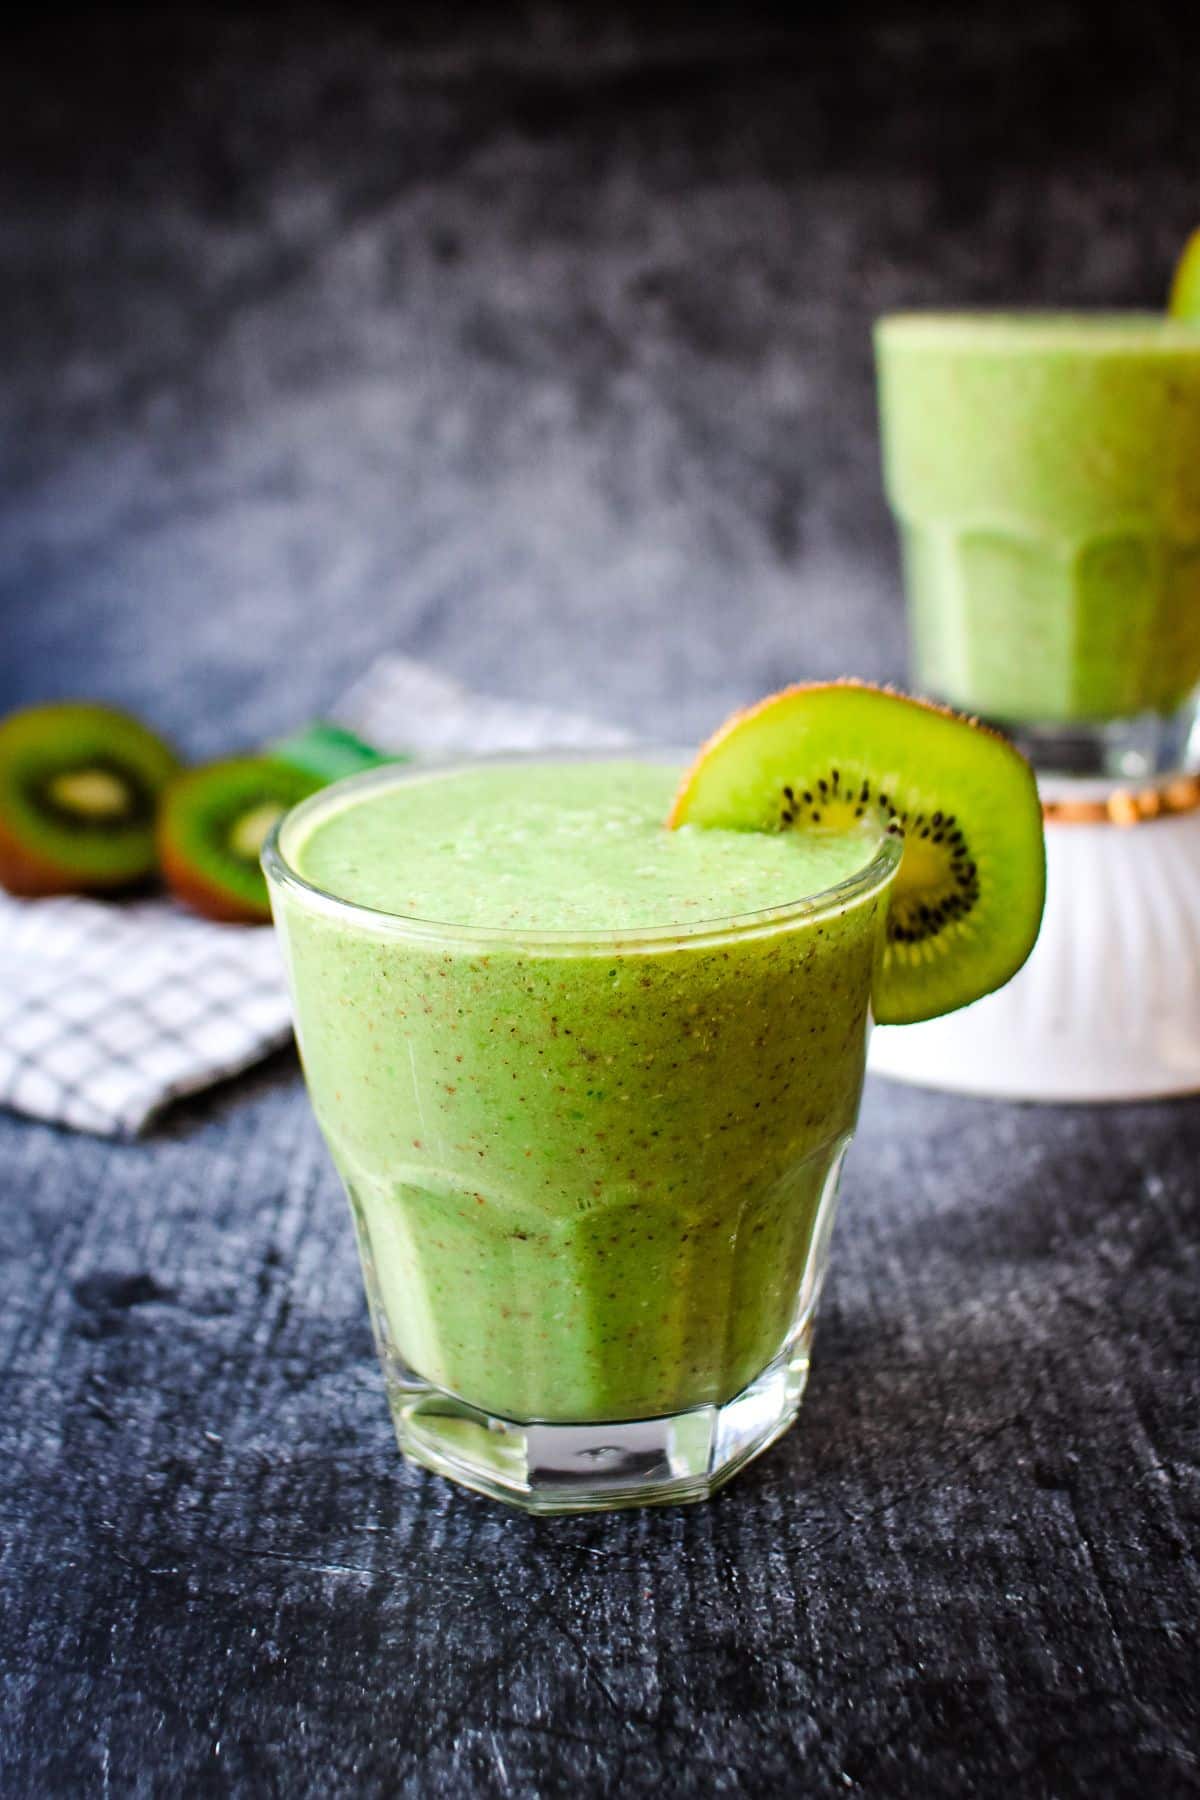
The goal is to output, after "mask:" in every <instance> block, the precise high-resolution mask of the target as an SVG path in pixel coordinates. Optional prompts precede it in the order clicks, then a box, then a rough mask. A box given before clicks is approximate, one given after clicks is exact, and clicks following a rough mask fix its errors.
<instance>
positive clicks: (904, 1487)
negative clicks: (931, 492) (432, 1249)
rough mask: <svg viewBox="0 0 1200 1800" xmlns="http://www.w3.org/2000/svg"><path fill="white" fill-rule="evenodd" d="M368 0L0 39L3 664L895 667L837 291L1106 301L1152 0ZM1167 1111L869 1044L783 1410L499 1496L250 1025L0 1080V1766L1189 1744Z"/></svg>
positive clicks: (112, 1781)
mask: <svg viewBox="0 0 1200 1800" xmlns="http://www.w3.org/2000/svg"><path fill="white" fill-rule="evenodd" d="M420 16H422V17H424V16H427V18H428V24H427V26H419V25H416V24H413V23H411V21H410V22H406V23H393V24H391V25H390V26H388V27H387V28H381V27H377V26H374V25H370V24H354V23H347V22H346V21H347V17H348V15H344V14H343V15H342V19H341V22H340V23H335V22H334V20H333V16H332V15H326V14H322V13H319V12H315V11H304V12H300V13H294V14H292V15H291V17H290V18H289V20H288V22H287V24H286V26H285V25H284V24H282V23H277V22H272V21H271V20H270V19H269V18H262V19H259V18H257V17H256V16H254V15H249V14H243V15H242V17H241V18H240V19H239V20H237V21H236V22H230V21H221V20H218V19H217V18H215V17H213V18H206V17H205V16H204V15H203V14H201V13H199V12H190V11H189V12H186V13H184V14H181V15H178V16H176V17H174V18H167V17H164V18H162V19H160V20H159V21H158V22H156V23H154V24H151V25H134V24H131V23H126V24H124V25H123V26H122V27H121V29H120V30H119V31H118V30H116V29H114V27H113V26H112V24H111V22H110V23H109V24H107V25H105V26H103V27H98V26H96V25H94V24H91V23H89V21H88V20H87V18H86V17H85V16H83V15H80V16H79V17H78V18H76V19H74V20H68V22H67V23H66V24H64V23H63V22H62V21H61V20H59V19H57V18H56V19H55V20H54V22H53V24H52V25H51V26H49V27H45V28H42V29H41V30H39V31H38V33H37V34H36V35H32V36H29V37H27V38H26V39H25V40H24V41H23V42H22V43H20V44H18V45H16V46H15V47H14V48H13V50H12V52H11V54H10V55H8V56H6V59H5V61H4V65H3V68H2V69H0V100H2V105H0V146H2V148H3V152H4V153H3V155H2V156H0V184H2V190H3V191H2V200H3V206H2V210H0V273H2V278H3V285H2V293H3V299H2V302H0V305H2V307H3V318H4V325H5V359H4V367H3V374H2V377H0V401H2V404H3V409H4V426H5V429H4V433H3V437H2V439H0V626H2V638H0V643H2V651H3V653H2V655H0V704H9V703H12V702H13V701H16V700H20V699H31V698H35V697H38V696H39V695H41V694H43V693H51V692H59V691H66V690H69V689H85V688H86V689H88V690H92V691H95V692H98V693H103V694H106V695H110V696H112V697H116V698H125V699H127V700H131V701H136V702H138V703H140V704H142V705H144V706H145V707H146V708H147V709H148V710H149V711H150V712H151V713H152V714H154V715H155V716H156V717H157V718H158V719H159V720H160V721H162V722H164V723H168V722H169V723H171V724H172V725H173V726H174V727H175V729H176V730H177V731H178V733H179V735H180V737H181V738H182V740H183V741H184V742H185V743H186V744H187V746H188V747H189V748H190V749H192V750H194V751H204V750H213V749H217V748H222V747H224V746H225V745H226V744H228V743H230V742H231V741H234V740H236V739H237V738H238V737H245V738H254V737H256V736H258V735H260V734H263V733H266V732H268V731H270V730H273V729H275V728H277V727H279V726H281V725H285V724H290V723H292V722H294V720H295V719H297V718H299V717H303V716H304V715H305V714H306V713H307V712H309V711H311V710H312V709H314V708H317V707H319V706H321V705H323V704H324V703H326V702H327V701H328V699H329V698H330V697H331V696H332V695H333V694H334V693H336V692H337V690H338V688H339V687H340V685H341V684H342V683H343V681H344V680H345V679H346V678H348V677H349V676H351V675H353V674H355V673H357V672H358V670H359V669H360V667H361V666H362V664H363V663H364V662H365V660H366V659H367V658H368V657H369V656H370V655H371V654H372V653H373V652H374V651H376V650H378V649H380V648H383V647H387V646H393V645H394V646H397V647H401V648H404V649H407V650H410V651H415V652H417V653H420V654H425V655H429V656H431V657H434V658H435V659H437V660H439V661H441V662H443V663H444V664H445V665H447V666H450V667H452V668H454V669H456V670H457V671H458V672H460V673H462V674H464V675H467V676H468V677H471V678H473V679H474V680H476V681H478V682H482V683H485V684H487V685H490V686H492V687H494V688H495V689H497V690H498V691H503V692H508V693H513V694H528V695H531V696H537V697H539V698H546V699H554V700H559V701H567V702H571V701H578V700H581V699H586V701H587V702H588V704H589V705H590V706H591V708H592V709H593V710H596V711H601V712H609V713H611V714H612V715H614V716H616V717H619V718H622V719H624V720H626V721H628V722H630V723H632V724H635V725H645V726H647V727H648V728H652V729H654V730H655V732H656V734H658V735H662V734H663V732H662V727H663V726H664V723H665V724H666V726H667V727H668V728H669V729H677V730H680V731H691V730H694V729H699V728H700V727H703V726H704V725H706V724H708V723H710V722H711V719H712V717H713V716H714V715H715V714H716V713H717V712H718V711H719V709H720V707H721V706H723V705H725V704H726V703H727V702H728V701H730V700H733V699H737V698H741V697H744V696H746V695H748V694H751V693H753V692H754V691H755V690H756V689H758V688H761V687H762V686H764V685H765V684H767V683H769V682H771V681H774V680H776V679H778V678H780V677H782V676H787V675H791V674H794V673H805V672H820V671H835V670H841V669H845V668H851V669H855V670H858V671H861V672H864V673H868V674H876V675H880V674H883V675H893V674H897V673H899V672H900V669H901V666H902V656H903V648H902V637H901V628H900V615H899V610H898V602H897V597H896V584H895V573H894V567H893V560H892V548H891V543H890V539H889V537H888V532H887V525H886V520H885V517H884V514H883V510H882V504H881V500H880V497H879V493H878V486H877V475H876V467H875V452H874V445H873V436H872V433H873V420H872V411H871V399H870V380H869V351H868V345H867V338H866V328H867V323H868V320H869V317H870V315H871V313H872V312H874V311H876V310H878V309H879V308H881V307H883V306H885V305H890V304H893V303H901V302H904V303H906V302H910V301H922V300H924V301H936V300H940V299H947V298H954V299H967V300H975V301H986V300H992V301H1000V300H1004V299H1010V298H1016V299H1041V300H1045V301H1064V302H1065V301H1085V302H1086V301H1099V300H1103V299H1109V300H1113V301H1119V302H1142V303H1148V304H1153V303H1155V301H1156V300H1157V298H1158V296H1159V294H1160V292H1161V289H1162V286H1163V284H1164V282H1165V278H1166V273H1167V269H1168V267H1169V262H1170V256H1171V252H1172V249H1173V247H1174V244H1175V241H1176V239H1177V238H1178V237H1179V236H1180V235H1181V233H1182V232H1183V230H1184V229H1185V227H1187V226H1188V225H1190V224H1191V223H1193V220H1192V219H1191V217H1190V210H1191V208H1192V207H1193V206H1194V204H1195V189H1194V186H1193V185H1192V183H1191V181H1190V171H1189V165H1188V158H1189V156H1191V157H1193V158H1194V150H1195V143H1194V135H1195V133H1194V127H1195V118H1196V108H1195V100H1196V95H1195V92H1194V82H1192V81H1191V77H1189V75H1188V73H1187V70H1188V67H1189V65H1188V64H1187V62H1186V59H1185V58H1184V57H1183V55H1182V54H1181V52H1180V47H1179V46H1178V45H1177V44H1176V43H1175V42H1174V41H1173V39H1172V37H1171V33H1170V31H1169V29H1168V28H1167V25H1166V23H1165V21H1166V19H1167V18H1168V17H1169V15H1168V14H1167V13H1166V12H1165V11H1160V10H1158V9H1156V8H1154V7H1141V8H1139V9H1138V11H1137V16H1136V19H1133V20H1131V22H1130V23H1129V24H1128V25H1127V26H1126V27H1124V28H1123V30H1124V35H1113V34H1112V33H1111V32H1109V31H1107V30H1106V28H1103V27H1101V26H1099V25H1096V24H1090V25H1089V26H1088V27H1087V28H1086V29H1085V27H1084V24H1083V23H1082V15H1081V14H1079V15H1077V14H1076V13H1075V12H1074V11H1073V10H1072V9H1070V8H1064V7H1061V6H1050V7H1048V8H1045V9H1041V11H1040V12H1039V14H1038V15H1037V19H1036V22H1035V23H1033V24H1030V25H1029V26H1028V27H1024V28H1022V29H1021V30H1020V31H1018V30H1016V28H1015V27H1014V25H1013V22H1012V20H1011V18H1010V17H1008V16H1007V15H1000V14H999V13H997V15H996V19H997V22H996V23H994V24H991V23H989V22H988V19H987V17H986V16H985V15H984V14H983V13H979V14H977V15H976V16H975V23H974V24H973V26H972V27H971V29H970V31H969V33H968V34H966V35H964V30H963V27H962V26H961V25H958V24H955V23H952V22H951V21H952V15H951V14H950V13H948V12H942V11H940V10H938V11H935V10H934V9H932V8H930V9H928V10H922V9H913V8H905V9H903V10H901V9H899V8H896V9H893V10H892V11H890V12H888V11H885V10H883V9H874V10H872V11H867V10H864V9H857V10H851V11H850V12H847V13H844V14H842V15H841V16H840V21H839V22H837V23H832V24H830V25H828V26H826V27H825V28H824V29H823V30H822V31H821V32H820V33H814V32H813V31H811V30H805V31H803V32H801V31H796V32H793V33H790V34H789V33H785V32H782V31H781V30H780V29H779V27H778V25H776V24H775V23H773V22H772V18H771V16H770V15H768V14H767V13H765V12H764V13H762V14H758V13H756V12H754V11H753V10H750V11H748V10H745V9H742V10H740V11H739V13H738V14H737V17H736V23H735V22H734V15H733V14H732V13H730V14H728V15H727V17H726V19H725V21H724V23H722V22H720V21H719V20H718V21H717V22H716V23H712V24H709V23H704V24H699V23H697V22H696V21H695V19H694V18H692V17H691V15H689V14H688V13H687V12H685V11H684V10H683V9H679V10H677V11H675V12H670V11H667V12H657V13H655V14H653V15H651V16H647V15H646V14H645V13H644V12H642V11H640V10H639V9H633V8H630V9H623V8H619V7H618V8H604V9H601V8H598V7H597V8H595V9H591V8H581V9H576V10H575V11H574V12H570V13H568V12H565V11H562V10H560V9H558V8H556V7H544V8H539V9H536V10H532V11H528V12H522V13H520V14H517V15H514V16H513V17H512V18H510V19H506V20H505V22H504V24H503V26H501V24H500V23H499V22H498V21H499V17H500V15H499V14H493V13H489V12H487V11H484V10H480V11H479V12H471V11H466V12H463V13H462V14H461V15H459V16H458V22H457V23H454V24H446V23H444V22H438V17H437V15H436V14H435V13H434V12H433V11H432V10H430V11H429V12H428V14H427V15H425V13H424V10H423V9H422V14H421V15H420ZM1192 67H1193V68H1194V64H1193V65H1192ZM1198 1156H1200V1104H1193V1103H1176V1104H1172V1105H1164V1106H1158V1107H1151V1106H1146V1107H1138V1108H1121V1109H1109V1110H1105V1111H1100V1112H1087V1111H1084V1110H1071V1109H1048V1110H1039V1109H1034V1108H1015V1107H1005V1106H996V1105H989V1104H986V1103H982V1102H968V1101H960V1100H950V1099H946V1098H942V1097H938V1096H933V1095H922V1094H918V1093H913V1092H906V1091H904V1090H902V1089H899V1088H896V1087H891V1086H888V1085H886V1084H876V1085H874V1086H872V1087H871V1088H869V1090H868V1095H867V1101H866V1106H865V1111H864V1118H863V1126H862V1131H861V1134H860V1137H859V1140H858V1142H857V1144H856V1146H855V1150H854V1153H853V1155H852V1157H851V1160H850V1164H849V1167H848V1173H847V1177H846V1183H845V1204H844V1212H843V1216H842V1221H841V1225H840V1227H839V1235H838V1239H837V1243H836V1247H835V1255H834V1265H833V1275H832V1280H831V1285H830V1288H829V1290H828V1292H827V1297H826V1302H825V1306H824V1312H823V1318H822V1322H821V1327H820V1330H819V1333H818V1345H817V1357H816V1364H815V1370H814V1376H813V1382H812V1386H811V1389H810V1394H809V1398H808V1401H807V1402H806V1407H805V1412H804V1416H803V1419H802V1423H801V1425H800V1426H799V1428H798V1429H797V1430H796V1431H795V1432H794V1433H793V1434H792V1435H791V1437H790V1438H788V1439H787V1440H786V1441H785V1442H784V1443H783V1444H781V1445H780V1446H779V1447H778V1448H777V1449H776V1450H774V1451H773V1452H772V1453H771V1454H770V1455H769V1456H768V1457H767V1458H766V1459H764V1460H763V1461H762V1462H761V1463H759V1464H758V1465H756V1466H755V1467H754V1468H753V1469H752V1470H751V1471H750V1472H749V1473H748V1474H747V1475H745V1476H744V1477H743V1478H742V1479H741V1480H740V1481H738V1482H737V1483H736V1485H734V1486H733V1487H732V1488H731V1489H729V1490H728V1491H727V1492H726V1493H725V1494H724V1495H723V1496H722V1497H721V1498H720V1499H719V1500H718V1501H716V1502H715V1503H714V1504H713V1505H711V1506H709V1507H707V1508H704V1509H697V1510H690V1511H688V1510H677V1511H667V1512H663V1513H658V1514H640V1515H639V1514H627V1515H620V1516H615V1517H610V1518H602V1519H592V1520H586V1521H572V1520H559V1521H550V1522H541V1523H533V1522H531V1521H528V1520H525V1519H523V1518H520V1517H518V1516H514V1515H509V1514H507V1513H505V1512H503V1511H501V1510H498V1509H495V1508H493V1507H491V1506H489V1505H488V1504H487V1503H485V1502H483V1501H481V1500H476V1499H474V1498H472V1497H471V1496H468V1495H464V1494H461V1493H457V1492H454V1491H452V1490H450V1489H449V1488H448V1487H446V1486H445V1485H444V1484H442V1483H440V1482H438V1481H436V1480H434V1479H433V1478H431V1477H427V1476H425V1475H422V1474H418V1473H416V1472H415V1471H412V1470H409V1469H407V1468H405V1467H404V1466H403V1465H402V1464H401V1463H400V1461H399V1460H398V1458H397V1456H396V1454H395V1451H394V1449H393V1445H392V1441H391V1438H390V1434H389V1426H388V1422H387V1416H386V1411H385V1407H384V1402H383V1395H382V1388H381V1383H380V1381H379V1378H378V1375H377V1372H376V1369H375V1366H374V1363H373V1360H372V1354H371V1349H370V1344H369V1338H368V1331H367V1325H366V1319H365V1314H364V1310H363V1306H362V1302H361V1298H360V1292H359V1278H358V1271H357V1267H356V1263H355V1257H354V1250H353V1245H352V1241H351V1235H350V1230H349V1226H348V1221H347V1220H346V1218H345V1216H344V1210H343V1203H342V1201H341V1199H340V1196H339V1195H338V1193H337V1190H336V1186H335V1182H334V1179H333V1176H332V1173H331V1171H330V1168H329V1165H328V1163H327V1160H326V1158H325V1155H324V1152H323V1150H322V1147H321V1145H320V1141H319V1139H318V1136H317V1133H316V1130H315V1127H314V1126H313V1124H312V1122H311V1119H310V1116H309V1114H308V1111H307V1108H306V1105H305V1102H304V1099H303V1095H302V1092H301V1090H300V1088H299V1084H298V1079H297V1076H296V1072H295V1067H294V1063H293V1061H292V1059H291V1058H290V1057H282V1058H280V1059H278V1061H277V1062H276V1063H275V1064H274V1065H272V1066H271V1067H270V1068H269V1069H268V1070H266V1071H264V1072H263V1073H262V1074H261V1075H260V1076H258V1077H256V1078H253V1079H251V1080H249V1081H246V1082H242V1083H240V1084H237V1085H236V1086H235V1087H233V1088H232V1089H230V1090H228V1091H226V1092H224V1093H222V1094H220V1095H217V1096H214V1097H212V1098H210V1099H209V1100H207V1101H205V1102H202V1103H197V1104H194V1105H191V1106H189V1107H186V1108H183V1109H180V1110H179V1111H178V1112H177V1113H176V1114H175V1115H174V1116H173V1118H172V1120H171V1121H170V1123H169V1124H168V1126H167V1127H166V1128H165V1129H163V1130H161V1131H159V1132H158V1133H156V1134H155V1136H154V1137H153V1138H152V1139H151V1140H149V1141H148V1142H146V1143H145V1144H141V1145H133V1146H129V1145H125V1146H113V1145H107V1144H102V1143H99V1142H95V1141H91V1140H87V1139H80V1138H73V1137H70V1136H68V1135H66V1134H61V1133H56V1132H54V1131H51V1130H48V1129H44V1128H41V1127H38V1126H33V1125H29V1124H25V1123H21V1122H18V1121H15V1120H12V1119H3V1120H0V1182H2V1184H3V1201H4V1219H5V1229H4V1233H3V1237H2V1239H0V1280H2V1284H3V1285H2V1289H0V1296H2V1297H0V1384H2V1392H3V1402H2V1404H0V1545H2V1548H0V1672H2V1677H3V1710H2V1712H0V1786H3V1788H4V1791H5V1792H6V1793H8V1792H11V1793H15V1794H26V1793H28V1794H38V1795H40V1794H56V1793H97V1794H100V1793H113V1794H121V1793H146V1794H151V1793H155V1794H157V1793H178V1792H228V1791H234V1792H241V1793H248V1794H269V1793H280V1794H287V1795H289V1796H291V1795H301V1794H313V1795H326V1794H340V1793H350V1792H363V1793H381V1794H382V1793H389V1794H392V1793H396V1794H404V1795H410V1796H426V1795H463V1794H481V1795H512V1796H535V1795H556V1794H559V1793H568V1792H570V1793H582V1794H597V1795H599V1794H608V1793H612V1794H643V1793H645V1794H651V1793H659V1794H663V1795H665V1796H673V1795H707V1794H722V1793H728V1794H741V1793H751V1792H762V1793H764V1794H780V1793H799V1792H803V1793H812V1794H840V1793H854V1792H862V1793H870V1794H880V1795H889V1796H890V1795H897V1794H914V1795H922V1796H927V1795H939V1794H946V1795H974V1794H981V1795H990V1794H999V1793H1005V1794H1021V1795H1026V1794H1029V1795H1035V1796H1037V1795H1046V1796H1063V1795H1076V1794H1078V1795H1088V1796H1091V1795H1096V1794H1104V1795H1122V1794H1131V1795H1132V1794H1137V1795H1149V1794H1154V1795H1160V1794H1161V1795H1168V1796H1170V1795H1174V1794H1186V1793H1192V1792H1195V1791H1197V1789H1200V1741H1198V1736H1197V1703H1196V1697H1195V1696H1196V1679H1197V1662H1198V1659H1197V1654H1196V1649H1195V1621H1196V1616H1197V1611H1198V1610H1200V1567H1198V1563H1197V1525H1198V1523H1200V1447H1198V1443H1197V1423H1196V1418H1197V1412H1196V1401H1197V1370H1196V1348H1195V1346H1196V1342H1197V1334H1198V1329H1200V1282H1198V1279H1197V1278H1198V1275H1200V1254H1198V1252H1197V1240H1198V1238H1200V1202H1198V1199H1197V1192H1196V1176H1195V1171H1196V1167H1197V1158H1198Z"/></svg>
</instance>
